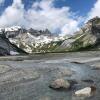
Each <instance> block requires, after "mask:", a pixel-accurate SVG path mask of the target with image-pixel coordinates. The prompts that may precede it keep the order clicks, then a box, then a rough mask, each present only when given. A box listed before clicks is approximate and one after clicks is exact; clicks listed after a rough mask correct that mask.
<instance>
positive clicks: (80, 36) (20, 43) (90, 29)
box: [0, 17, 100, 55]
mask: <svg viewBox="0 0 100 100" xmlns="http://www.w3.org/2000/svg"><path fill="white" fill-rule="evenodd" d="M66 37H67V38H66ZM0 42H1V43H0V52H1V53H0V54H1V55H3V54H6V55H16V54H22V53H23V54H24V53H34V52H35V53H45V52H68V51H80V50H99V48H100V43H99V42H100V18H99V17H95V18H93V19H91V20H89V21H88V22H87V23H86V24H85V25H84V26H83V27H82V28H81V29H80V30H79V31H77V32H75V33H74V35H72V36H65V37H61V36H57V35H54V34H53V33H51V32H50V31H49V30H48V29H46V30H34V29H32V28H31V29H25V28H21V27H19V26H14V27H10V28H1V29H0ZM8 48H9V50H8ZM3 51H4V52H6V53H4V52H3Z"/></svg>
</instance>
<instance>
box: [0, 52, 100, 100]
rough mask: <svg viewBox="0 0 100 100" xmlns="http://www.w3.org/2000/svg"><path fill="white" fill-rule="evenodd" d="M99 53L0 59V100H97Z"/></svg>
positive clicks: (99, 73)
mask: <svg viewBox="0 0 100 100" xmlns="http://www.w3.org/2000/svg"><path fill="white" fill-rule="evenodd" d="M99 76H100V52H99V51H89V52H71V53H59V54H56V53H54V54H35V55H29V56H13V57H12V56H8V57H0V100H100V95H99V92H100V87H99V86H100V77H99Z"/></svg>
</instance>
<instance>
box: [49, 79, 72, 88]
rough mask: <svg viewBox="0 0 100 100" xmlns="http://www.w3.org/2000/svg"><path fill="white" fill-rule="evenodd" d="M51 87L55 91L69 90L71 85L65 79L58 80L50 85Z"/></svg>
mask: <svg viewBox="0 0 100 100" xmlns="http://www.w3.org/2000/svg"><path fill="white" fill-rule="evenodd" d="M49 87H50V88H53V89H69V88H70V83H69V82H68V81H67V80H64V79H56V80H55V81H53V82H52V83H51V84H50V86H49Z"/></svg>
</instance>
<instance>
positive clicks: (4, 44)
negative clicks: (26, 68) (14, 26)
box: [0, 34, 27, 56]
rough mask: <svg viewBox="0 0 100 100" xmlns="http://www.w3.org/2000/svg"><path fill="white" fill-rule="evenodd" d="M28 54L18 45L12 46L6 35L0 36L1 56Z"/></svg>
mask: <svg viewBox="0 0 100 100" xmlns="http://www.w3.org/2000/svg"><path fill="white" fill-rule="evenodd" d="M19 54H27V53H26V52H25V51H23V50H22V49H20V48H18V47H17V46H16V45H14V44H12V43H11V42H10V41H9V40H8V38H6V37H5V35H3V34H0V56H6V55H19Z"/></svg>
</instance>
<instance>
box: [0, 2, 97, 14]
mask: <svg viewBox="0 0 100 100" xmlns="http://www.w3.org/2000/svg"><path fill="white" fill-rule="evenodd" d="M22 1H23V3H24V5H25V6H24V7H25V9H26V10H27V9H29V8H30V7H31V6H32V4H33V2H35V1H39V0H22ZM95 2H96V0H55V1H54V5H55V7H57V8H61V7H63V6H69V7H70V10H71V11H72V12H77V14H79V15H81V16H85V15H86V14H87V13H88V12H89V11H90V10H91V8H92V7H93V6H94V3H95ZM12 3H13V0H5V2H4V4H2V5H1V7H0V12H3V11H4V10H5V9H6V7H8V6H10V5H11V4H12Z"/></svg>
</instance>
